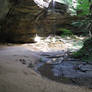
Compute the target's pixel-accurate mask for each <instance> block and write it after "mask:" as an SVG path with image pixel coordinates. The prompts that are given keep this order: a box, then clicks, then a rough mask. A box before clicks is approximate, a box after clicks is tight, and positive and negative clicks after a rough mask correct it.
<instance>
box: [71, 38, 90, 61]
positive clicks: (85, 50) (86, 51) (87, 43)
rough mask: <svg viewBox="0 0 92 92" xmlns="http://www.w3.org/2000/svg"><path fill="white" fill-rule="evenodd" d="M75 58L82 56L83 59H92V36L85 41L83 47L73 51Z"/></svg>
mask: <svg viewBox="0 0 92 92" xmlns="http://www.w3.org/2000/svg"><path fill="white" fill-rule="evenodd" d="M73 56H74V57H75V58H81V59H82V60H83V61H87V62H90V61H92V38H90V39H88V40H86V41H85V43H84V46H83V48H81V49H80V50H79V51H78V52H75V53H73Z"/></svg>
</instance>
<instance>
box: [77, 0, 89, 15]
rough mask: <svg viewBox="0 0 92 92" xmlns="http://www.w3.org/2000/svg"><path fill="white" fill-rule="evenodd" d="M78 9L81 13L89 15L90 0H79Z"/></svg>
mask: <svg viewBox="0 0 92 92" xmlns="http://www.w3.org/2000/svg"><path fill="white" fill-rule="evenodd" d="M77 11H79V15H80V16H83V15H88V14H89V1H88V0H78V6H77Z"/></svg>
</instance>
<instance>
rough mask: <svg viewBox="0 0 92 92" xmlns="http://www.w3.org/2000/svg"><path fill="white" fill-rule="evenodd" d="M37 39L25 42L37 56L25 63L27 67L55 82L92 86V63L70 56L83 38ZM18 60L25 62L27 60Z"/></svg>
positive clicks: (79, 46)
mask: <svg viewBox="0 0 92 92" xmlns="http://www.w3.org/2000/svg"><path fill="white" fill-rule="evenodd" d="M39 39H40V40H39V41H38V42H37V43H33V44H29V45H28V44H25V45H26V46H27V47H29V48H30V49H31V50H33V53H34V54H35V55H36V56H37V57H39V60H38V62H37V63H34V62H31V63H29V64H28V65H27V66H28V67H29V68H32V69H33V70H35V71H36V72H38V73H39V74H41V75H42V76H43V77H45V78H48V79H51V80H54V81H57V82H63V83H69V84H74V85H79V86H86V87H89V88H92V86H91V85H92V64H91V63H87V62H83V61H81V60H78V59H74V58H72V57H71V52H73V51H77V50H78V49H80V48H81V47H82V45H83V39H84V38H82V37H79V38H78V37H75V38H74V39H73V38H71V37H66V38H61V37H57V36H56V37H51V36H49V37H47V38H45V39H44V38H39ZM32 48H34V49H32ZM20 61H22V63H23V64H25V65H26V64H27V62H26V61H27V60H26V61H25V60H24V61H23V60H20Z"/></svg>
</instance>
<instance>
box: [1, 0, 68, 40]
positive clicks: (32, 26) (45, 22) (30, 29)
mask: <svg viewBox="0 0 92 92" xmlns="http://www.w3.org/2000/svg"><path fill="white" fill-rule="evenodd" d="M10 1H11V0H10ZM14 1H16V0H14ZM44 2H48V0H47V1H44ZM51 5H52V4H50V6H49V9H45V8H40V7H39V6H37V3H35V2H34V0H17V1H16V2H15V3H13V6H12V7H11V8H10V9H9V12H8V14H7V15H6V19H5V21H4V24H3V27H2V30H3V33H2V34H3V35H4V36H3V37H2V35H1V37H2V39H4V41H7V42H33V39H34V36H35V34H38V35H40V36H48V35H50V34H53V33H54V30H56V28H55V26H56V25H57V24H62V23H63V22H62V21H61V20H62V19H63V18H64V17H65V13H66V6H65V5H63V4H59V3H56V6H55V11H54V12H52V11H53V10H52V6H51ZM62 7H63V9H65V10H64V12H60V10H61V9H62Z"/></svg>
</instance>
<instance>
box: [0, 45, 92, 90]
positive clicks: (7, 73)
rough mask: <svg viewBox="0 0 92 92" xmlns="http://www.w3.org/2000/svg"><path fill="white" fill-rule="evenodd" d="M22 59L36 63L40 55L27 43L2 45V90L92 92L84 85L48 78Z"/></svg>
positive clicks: (0, 68) (0, 75)
mask: <svg viewBox="0 0 92 92" xmlns="http://www.w3.org/2000/svg"><path fill="white" fill-rule="evenodd" d="M31 48H32V47H31ZM33 49H35V48H33ZM20 59H27V60H31V61H32V62H35V63H36V62H38V61H39V59H40V57H39V56H36V55H34V53H33V52H32V50H31V49H29V47H27V46H26V45H19V46H0V92H92V90H91V89H87V88H84V87H79V86H75V85H70V84H63V83H57V82H54V81H51V80H48V79H46V78H44V77H42V76H40V75H39V74H38V73H36V72H35V71H33V70H32V69H31V68H28V67H26V66H25V65H23V64H22V63H21V62H20Z"/></svg>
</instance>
